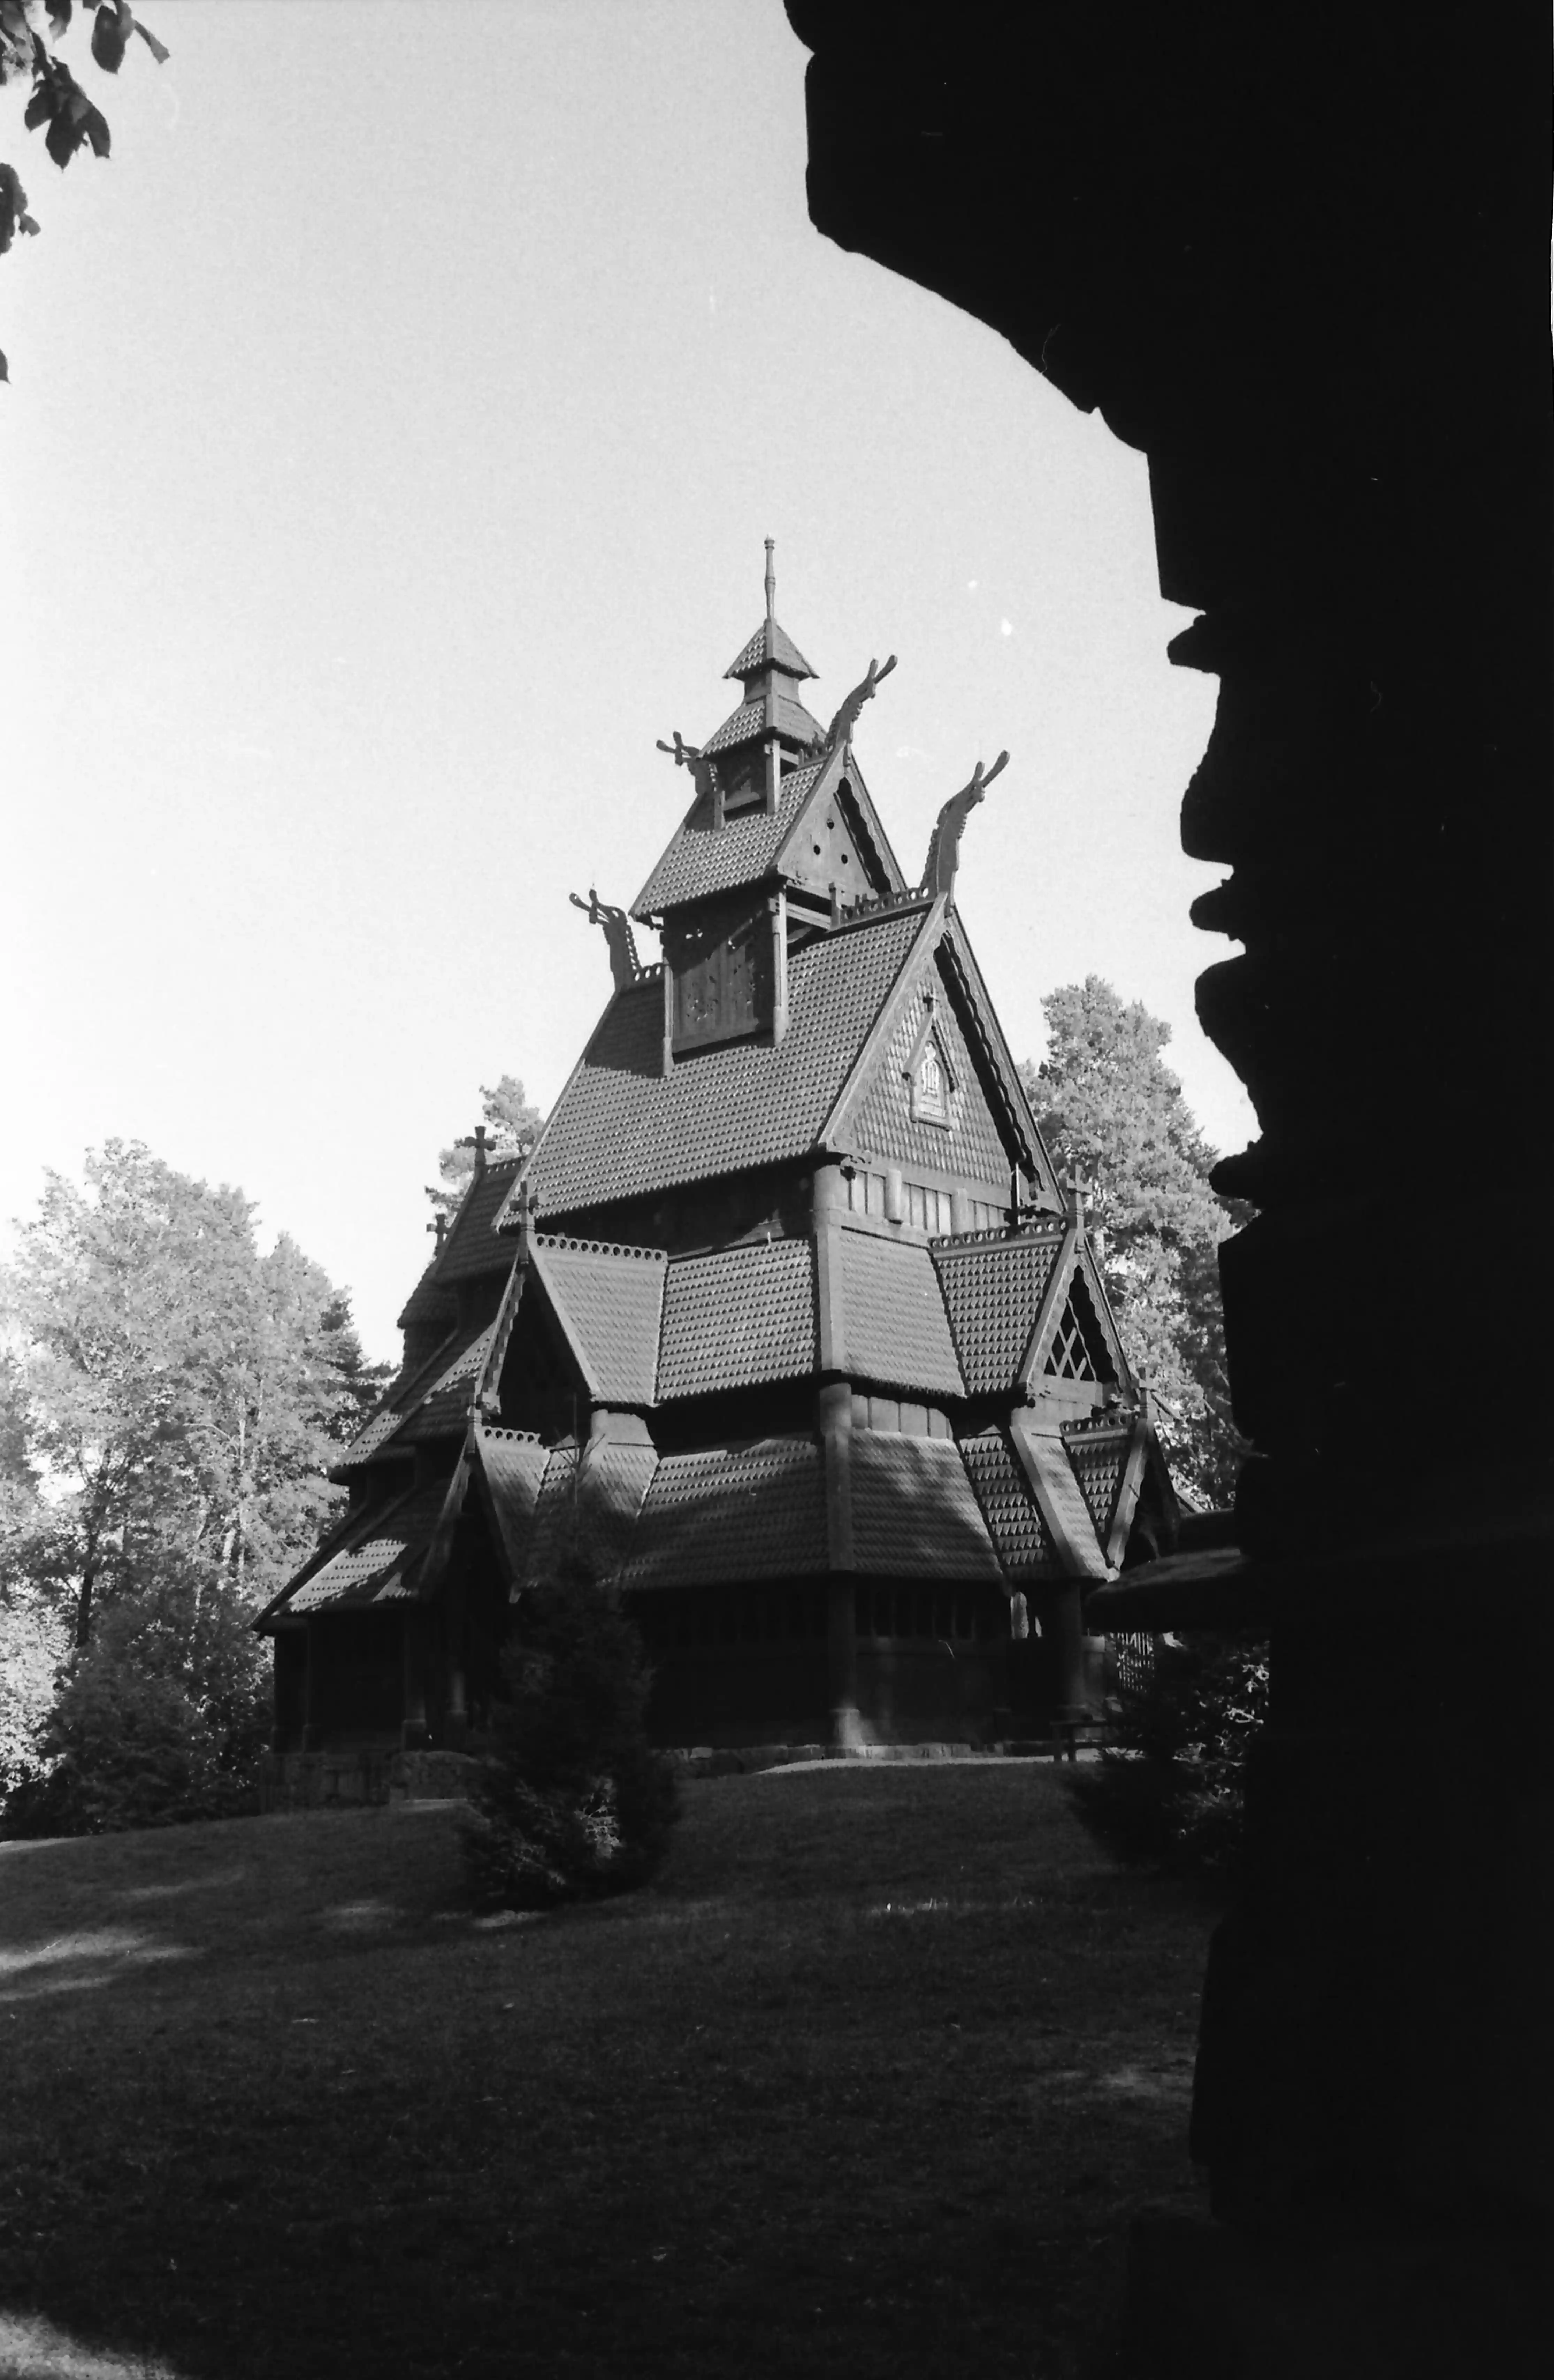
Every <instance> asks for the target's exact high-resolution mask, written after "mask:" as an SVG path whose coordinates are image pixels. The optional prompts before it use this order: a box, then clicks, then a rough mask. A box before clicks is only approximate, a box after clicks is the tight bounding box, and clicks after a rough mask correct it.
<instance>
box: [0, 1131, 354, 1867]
mask: <svg viewBox="0 0 1554 2380" xmlns="http://www.w3.org/2000/svg"><path fill="white" fill-rule="evenodd" d="M86 1184H87V1186H86V1188H85V1190H84V1191H83V1190H82V1189H80V1188H79V1187H78V1186H77V1185H76V1184H73V1183H71V1182H68V1181H67V1180H65V1179H64V1178H63V1177H61V1176H60V1175H58V1174H55V1173H50V1174H49V1175H47V1176H46V1177H45V1186H44V1191H43V1196H42V1202H41V1207H40V1211H39V1214H38V1216H37V1218H36V1219H35V1220H33V1221H32V1222H30V1224H28V1225H27V1226H26V1227H25V1228H24V1230H23V1232H22V1234H21V1243H20V1247H19V1250H18V1256H17V1259H16V1261H15V1263H14V1264H13V1265H11V1266H10V1267H8V1268H6V1269H4V1271H3V1272H0V1310H3V1312H4V1317H5V1321H6V1329H7V1333H8V1337H9V1340H10V1342H11V1356H10V1366H11V1368H10V1373H9V1380H10V1404H9V1410H10V1413H11V1415H12V1430H13V1434H17V1433H19V1436H18V1450H19V1459H20V1462H21V1464H22V1466H23V1467H24V1468H25V1470H26V1472H27V1474H28V1475H29V1477H30V1479H31V1480H32V1481H33V1482H34V1483H35V1486H34V1491H33V1492H32V1493H31V1494H30V1495H28V1494H27V1493H26V1492H25V1487H24V1484H19V1485H15V1486H14V1487H13V1492H12V1494H11V1497H10V1500H9V1502H8V1504H7V1506H6V1510H5V1513H4V1527H3V1532H0V1586H3V1588H4V1591H5V1593H6V1597H7V1601H8V1604H9V1607H10V1609H12V1611H13V1612H20V1611H21V1610H22V1609H24V1608H25V1609H26V1610H27V1611H29V1612H30V1613H31V1614H32V1615H33V1616H34V1618H36V1616H37V1615H38V1614H39V1613H41V1612H42V1613H47V1614H50V1615H52V1624H53V1627H54V1630H55V1634H56V1635H57V1633H59V1631H60V1629H61V1626H62V1625H63V1628H64V1630H65V1633H67V1638H68V1647H69V1658H68V1661H67V1676H66V1678H65V1681H64V1682H63V1684H62V1685H61V1687H60V1689H59V1692H58V1694H57V1695H56V1696H55V1701H54V1703H53V1704H52V1706H51V1709H50V1714H49V1718H48V1721H47V1727H46V1730H45V1733H46V1734H50V1735H51V1740H52V1745H53V1753H54V1756H55V1758H56V1759H58V1760H63V1761H65V1763H66V1765H67V1766H68V1765H69V1760H70V1759H71V1758H72V1757H73V1758H74V1761H75V1766H76V1768H77V1769H78V1770H79V1769H81V1768H82V1765H83V1762H84V1763H85V1765H86V1766H87V1767H91V1763H92V1762H94V1761H95V1762H96V1763H97V1765H98V1766H99V1767H102V1766H103V1762H105V1761H107V1760H108V1759H109V1752H108V1747H109V1745H110V1743H112V1742H113V1741H114V1740H115V1728H117V1730H118V1732H119V1734H120V1735H123V1734H124V1732H125V1730H128V1733H129V1734H130V1735H134V1733H135V1730H136V1729H137V1728H140V1730H141V1732H142V1733H143V1732H144V1730H145V1727H146V1726H150V1728H151V1730H152V1735H153V1736H154V1737H155V1738H156V1741H157V1742H158V1743H163V1744H164V1747H166V1746H171V1747H172V1751H173V1753H176V1755H177V1757H176V1758H172V1754H169V1758H170V1759H171V1760H172V1766H171V1768H170V1769H169V1775H170V1776H171V1775H172V1773H173V1770H175V1769H177V1768H178V1762H179V1760H183V1763H184V1767H183V1769H182V1770H179V1772H178V1773H179V1774H182V1775H184V1787H185V1789H187V1791H192V1790H193V1788H192V1786H191V1785H190V1784H189V1779H190V1777H191V1776H193V1775H194V1772H195V1770H198V1769H199V1767H200V1761H201V1760H204V1761H205V1765H206V1767H207V1768H210V1767H212V1765H213V1767H214V1768H216V1769H221V1768H223V1767H225V1768H228V1769H232V1768H235V1767H240V1766H241V1764H242V1761H243V1760H244V1759H246V1758H248V1757H249V1755H251V1753H252V1751H253V1750H255V1749H257V1743H258V1736H257V1734H256V1730H258V1729H259V1727H260V1725H261V1713H262V1706H263V1686H262V1667H263V1664H262V1656H261V1651H260V1648H259V1647H258V1645H257V1644H256V1643H255V1641H254V1639H253V1637H252V1635H251V1633H250V1631H249V1621H250V1620H251V1619H252V1617H253V1615H254V1613H255V1612H256V1611H257V1610H258V1609H259V1608H260V1607H261V1604H262V1603H263V1602H265V1601H266V1600H268V1598H269V1597H270V1596H271V1595H272V1594H273V1593H274V1592H275V1591H276V1590H277V1589H278V1588H279V1586H280V1585H283V1584H284V1582H285V1579H286V1577H287V1576H289V1574H290V1573H291V1572H292V1571H293V1570H294V1569H295V1567H296V1566H297V1563H298V1562H299V1561H300V1560H303V1559H304V1558H305V1557H306V1555H307V1554H308V1553H309V1551H310V1549H311V1548H312V1547H313V1546H314V1545H315V1544H316V1543H317V1541H318V1538H319V1535H320V1532H321V1530H322V1528H323V1527H324V1526H325V1525H326V1524H327V1521H328V1519H329V1516H330V1514H331V1513H332V1512H333V1511H334V1508H335V1506H336V1504H337V1501H338V1496H339V1491H338V1490H336V1489H334V1488H332V1487H331V1486H330V1485H329V1483H328V1481H327V1479H326V1477H325V1471H326V1468H327V1465H328V1463H329V1462H330V1460H331V1459H332V1457H333V1455H334V1451H335V1447H336V1444H337V1442H338V1440H339V1439H341V1438H343V1437H344V1436H346V1435H348V1433H349V1430H350V1428H351V1427H353V1426H354V1423H355V1419H356V1417H357V1415H358V1413H359V1410H360V1406H361V1403H362V1402H363V1400H364V1398H365V1396H366V1395H367V1394H368V1393H369V1392H370V1389H369V1382H368V1377H367V1369H366V1367H365V1366H363V1364H362V1361H361V1354H360V1349H359V1347H358V1344H357V1341H356V1336H355V1332H354V1331H353V1330H352V1328H351V1323H350V1316H349V1310H348V1306H347V1305H346V1300H345V1299H344V1298H343V1297H341V1295H340V1294H339V1293H338V1292H336V1291H335V1290H334V1288H333V1287H332V1285H331V1284H330V1282H329V1281H328V1280H327V1279H326V1277H325V1275H324V1274H323V1272H322V1270H321V1269H320V1268H319V1267H318V1266H317V1265H315V1264H313V1263H312V1262H311V1261H310V1259H309V1258H308V1257H305V1256H304V1255H303V1254H302V1252H301V1251H300V1250H299V1249H298V1248H297V1246H296V1245H295V1244H294V1243H293V1242H292V1241H290V1240H288V1239H286V1238H285V1237H283V1238H281V1239H280V1240H279V1241H278V1242H277V1243H276V1245H275V1246H274V1247H273V1248H272V1249H271V1250H270V1251H269V1253H268V1254H267V1255H264V1256H261V1255H260V1253H259V1251H258V1248H257V1245H256V1244H255V1235H254V1223H253V1208H252V1207H251V1206H250V1204H249V1201H248V1200H247V1199H246V1198H244V1197H243V1196H242V1195H241V1193H240V1192H238V1191H236V1190H233V1189H229V1188H225V1187H223V1188H219V1189H211V1188H209V1187H208V1186H207V1185H206V1184H204V1183H202V1182H194V1181H191V1180H189V1179H188V1176H186V1175H184V1174H180V1173H176V1172H174V1171H173V1169H172V1168H171V1167H169V1166H167V1165H164V1164H163V1163H162V1162H161V1161H160V1160H158V1159H156V1158H154V1157H152V1154H151V1152H150V1151H149V1150H148V1149H146V1148H144V1147H141V1146H140V1145H139V1144H138V1143H125V1142H119V1141H110V1142H108V1143H107V1144H106V1146H105V1147H103V1149H102V1150H101V1151H97V1152H93V1153H91V1154H90V1155H89V1157H88V1160H87V1165H86ZM15 1468H16V1463H15V1461H14V1460H13V1463H12V1469H13V1471H14V1470H15ZM20 1626H21V1622H20V1621H19V1620H18V1621H15V1622H14V1630H13V1633H15V1631H19V1630H20ZM35 1671H36V1662H35V1661H34V1665H33V1672H32V1676H33V1682H34V1684H35V1682H36V1679H35ZM115 1711H116V1712H117V1713H118V1714H119V1717H118V1718H117V1719H116V1720H115V1718H114V1716H113V1715H114V1713H115ZM148 1714H149V1715H150V1716H148ZM132 1721H133V1724H132V1723H131V1722H132ZM72 1729H73V1730H75V1732H74V1734H72ZM201 1744H203V1745H204V1750H203V1752H201V1751H200V1745H201ZM191 1745H192V1746H193V1747H194V1755H193V1756H194V1769H193V1770H190V1769H189V1768H188V1759H187V1758H185V1755H186V1754H188V1752H189V1747H190V1746H191ZM180 1746H181V1747H182V1748H181V1750H180V1749H179V1747H180ZM159 1756H160V1755H159ZM110 1765H111V1764H110ZM153 1766H154V1764H153ZM185 1772H187V1773H185ZM187 1791H186V1798H187ZM88 1798H89V1801H90V1797H88ZM196 1798H198V1797H196ZM175 1799H176V1795H175ZM96 1807H97V1805H96V1804H95V1803H92V1804H91V1808H92V1809H93V1810H95V1809H96ZM87 1822H88V1823H102V1822H104V1821H103V1820H102V1819H101V1817H100V1816H95V1817H89V1819H88V1821H87Z"/></svg>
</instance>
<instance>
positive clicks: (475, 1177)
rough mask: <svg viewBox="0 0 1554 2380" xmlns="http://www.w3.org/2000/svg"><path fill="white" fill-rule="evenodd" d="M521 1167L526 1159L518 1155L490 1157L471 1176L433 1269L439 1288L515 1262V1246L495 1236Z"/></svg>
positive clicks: (502, 1270)
mask: <svg viewBox="0 0 1554 2380" xmlns="http://www.w3.org/2000/svg"><path fill="white" fill-rule="evenodd" d="M522 1166H523V1159H522V1158H521V1157H519V1156H517V1155H516V1154H515V1155H513V1156H511V1157H491V1158H488V1159H487V1160H486V1162H485V1164H484V1165H483V1166H481V1167H480V1168H479V1169H478V1170H477V1172H475V1173H474V1174H472V1175H471V1177H470V1181H469V1186H468V1188H467V1190H466V1192H465V1194H464V1196H463V1198H462V1199H461V1200H460V1202H459V1207H458V1211H457V1213H456V1214H455V1217H454V1220H453V1228H452V1229H451V1231H450V1232H449V1233H448V1236H447V1238H446V1240H445V1241H444V1242H443V1253H442V1255H441V1256H440V1257H438V1258H437V1261H436V1264H435V1265H434V1267H433V1269H432V1275H431V1278H432V1281H433V1283H434V1284H435V1286H436V1287H438V1288H440V1289H441V1288H444V1287H446V1286H447V1284H448V1283H450V1282H452V1281H468V1280H471V1279H473V1278H474V1277H475V1276H476V1275H477V1274H479V1273H483V1272H504V1271H505V1270H506V1269H507V1267H508V1266H509V1265H510V1264H511V1263H512V1261H513V1251H512V1247H511V1245H509V1244H507V1243H504V1241H502V1240H499V1239H498V1238H497V1237H496V1236H495V1231H494V1226H495V1223H496V1219H497V1216H498V1215H499V1214H500V1213H501V1211H502V1208H503V1206H504V1203H505V1200H506V1197H507V1194H508V1192H509V1191H510V1190H511V1189H512V1187H513V1184H515V1182H516V1180H517V1178H518V1174H519V1172H520V1171H521V1170H522Z"/></svg>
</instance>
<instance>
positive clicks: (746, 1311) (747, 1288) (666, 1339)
mask: <svg viewBox="0 0 1554 2380" xmlns="http://www.w3.org/2000/svg"><path fill="white" fill-rule="evenodd" d="M815 1352H816V1350H815V1245H814V1242H813V1241H812V1240H807V1239H805V1240H773V1241H771V1242H769V1243H768V1242H759V1243H758V1244H757V1245H755V1246H752V1247H743V1248H724V1249H722V1250H720V1251H719V1252H718V1254H716V1255H714V1256H707V1257H677V1258H676V1259H675V1260H674V1262H673V1263H672V1264H671V1265H670V1268H669V1276H668V1281H667V1282H666V1285H665V1289H664V1299H663V1337H662V1343H661V1345H660V1348H659V1366H658V1393H659V1396H660V1398H661V1399H662V1400H664V1401H666V1402H667V1401H671V1400H673V1399H674V1398H676V1397H688V1396H704V1395H706V1394H707V1393H708V1392H709V1391H710V1390H717V1389H727V1388H743V1387H746V1386H747V1385H749V1384H750V1383H752V1382H754V1381H757V1380H787V1379H794V1378H798V1377H799V1376H800V1375H802V1374H803V1373H806V1372H810V1371H813V1369H814V1367H815Z"/></svg>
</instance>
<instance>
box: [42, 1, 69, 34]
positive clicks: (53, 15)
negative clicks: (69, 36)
mask: <svg viewBox="0 0 1554 2380" xmlns="http://www.w3.org/2000/svg"><path fill="white" fill-rule="evenodd" d="M73 7H74V0H48V19H49V30H50V32H51V33H53V34H55V36H56V37H57V36H58V35H59V34H61V33H66V32H68V31H69V30H70V17H71V12H72V9H73Z"/></svg>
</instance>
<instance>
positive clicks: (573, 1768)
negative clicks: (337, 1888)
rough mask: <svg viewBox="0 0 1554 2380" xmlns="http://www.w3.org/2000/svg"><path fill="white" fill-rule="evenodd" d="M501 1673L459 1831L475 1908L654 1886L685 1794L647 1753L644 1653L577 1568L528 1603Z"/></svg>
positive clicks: (564, 1569) (580, 1563)
mask: <svg viewBox="0 0 1554 2380" xmlns="http://www.w3.org/2000/svg"><path fill="white" fill-rule="evenodd" d="M502 1671H503V1678H504V1685H505V1688H506V1694H505V1696H504V1699H502V1700H500V1701H499V1702H498V1703H497V1704H496V1706H495V1708H494V1711H493V1725H492V1734H493V1738H494V1742H493V1746H492V1752H491V1754H490V1755H489V1756H488V1757H487V1758H486V1760H485V1761H484V1762H483V1763H482V1765H481V1768H480V1774H479V1776H478V1779H477V1781H476V1784H475V1787H474V1791H473V1793H472V1797H471V1798H472V1800H473V1803H474V1810H473V1814H472V1815H471V1816H470V1818H469V1819H468V1820H467V1823H466V1826H465V1829H464V1847H465V1857H466V1862H467V1867H468V1871H469V1876H470V1880H471V1883H472V1885H473V1888H474V1891H475V1895H476V1898H477V1900H479V1901H480V1904H481V1905H482V1906H483V1907H486V1908H509V1909H540V1908H547V1907H550V1906H552V1904H553V1903H555V1902H557V1901H561V1900H585V1899H591V1898H594V1897H596V1896H598V1895H600V1894H602V1893H607V1892H624V1891H626V1890H628V1889H629V1888H631V1887H632V1886H633V1885H638V1884H642V1883H645V1882H646V1880H647V1878H648V1877H649V1876H651V1875H652V1874H653V1873H654V1872H655V1870H656V1869H657V1868H658V1866H659V1864H660V1863H661V1862H662V1858H663V1856H664V1853H665V1852H666V1851H667V1850H668V1847H669V1834H670V1828H671V1827H672V1826H673V1825H674V1819H675V1817H676V1816H677V1815H678V1789H677V1787H676V1784H675V1780H674V1775H673V1773H672V1771H671V1770H670V1768H669V1766H668V1764H667V1763H666V1762H665V1761H663V1760H662V1759H661V1758H660V1757H659V1755H657V1754H656V1753H655V1752H654V1751H653V1750H652V1748H651V1746H650V1744H649V1742H648V1735H647V1728H646V1725H645V1719H644V1714H645V1710H646V1706H647V1700H648V1691H649V1687H650V1684H651V1676H650V1670H649V1669H648V1665H647V1661H646V1658H645V1657H644V1654H643V1650H642V1640H641V1638H640V1637H639V1636H638V1634H637V1630H636V1629H635V1628H634V1627H633V1626H632V1624H631V1622H630V1621H629V1620H628V1619H627V1618H626V1617H625V1613H624V1612H623V1611H622V1609H621V1608H620V1604H619V1600H618V1598H617V1597H615V1595H614V1594H613V1591H612V1590H611V1589H610V1588H608V1587H606V1586H603V1585H601V1584H600V1582H599V1581H598V1580H597V1579H596V1578H595V1577H594V1575H593V1573H592V1572H591V1570H590V1569H589V1566H588V1564H587V1563H586V1562H585V1561H584V1560H582V1559H581V1557H580V1556H578V1555H576V1554H574V1555H572V1556H570V1557H568V1558H567V1559H566V1560H564V1561H563V1562H562V1563H561V1564H560V1565H559V1567H558V1570H557V1573H556V1575H555V1577H554V1578H553V1579H551V1580H547V1581H544V1582H542V1583H541V1584H540V1585H536V1586H533V1587H531V1588H529V1589H528V1590H527V1591H526V1593H525V1595H524V1598H523V1602H522V1605H521V1607H520V1609H519V1613H518V1621H517V1627H516V1633H515V1634H514V1636H513V1637H512V1638H511V1639H510V1640H509V1642H508V1644H507V1645H506V1647H505V1649H504V1653H503V1657H502Z"/></svg>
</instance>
